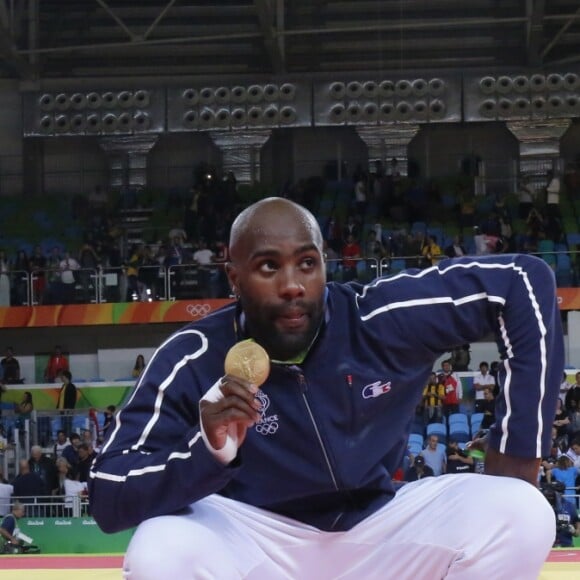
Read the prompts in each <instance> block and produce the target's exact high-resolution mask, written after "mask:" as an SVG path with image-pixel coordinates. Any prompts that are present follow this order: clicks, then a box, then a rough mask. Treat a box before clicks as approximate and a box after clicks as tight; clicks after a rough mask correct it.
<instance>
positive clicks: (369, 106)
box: [362, 103, 379, 123]
mask: <svg viewBox="0 0 580 580" xmlns="http://www.w3.org/2000/svg"><path fill="white" fill-rule="evenodd" d="M362 118H363V119H364V120H365V121H367V122H368V123H376V122H377V121H378V119H379V108H378V106H377V105H376V104H375V103H365V105H364V107H363V112H362Z"/></svg>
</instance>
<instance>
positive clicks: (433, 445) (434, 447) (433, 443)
mask: <svg viewBox="0 0 580 580" xmlns="http://www.w3.org/2000/svg"><path fill="white" fill-rule="evenodd" d="M421 455H422V456H423V457H424V458H425V463H426V464H427V465H428V466H429V467H430V468H431V469H432V470H433V475H435V476H437V475H441V474H442V473H445V467H446V465H447V455H446V454H445V447H444V446H439V437H437V435H429V439H428V441H427V446H426V447H425V449H423V451H421Z"/></svg>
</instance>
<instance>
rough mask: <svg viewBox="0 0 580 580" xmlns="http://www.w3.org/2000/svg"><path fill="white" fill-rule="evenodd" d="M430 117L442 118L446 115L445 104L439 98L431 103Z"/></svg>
mask: <svg viewBox="0 0 580 580" xmlns="http://www.w3.org/2000/svg"><path fill="white" fill-rule="evenodd" d="M429 117H430V118H431V119H442V118H443V117H445V104H444V103H443V101H441V100H439V99H433V100H432V101H431V102H430V103H429Z"/></svg>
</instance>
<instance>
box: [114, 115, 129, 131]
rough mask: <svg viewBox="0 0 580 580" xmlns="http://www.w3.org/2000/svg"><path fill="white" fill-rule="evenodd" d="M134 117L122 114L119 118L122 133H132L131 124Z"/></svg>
mask: <svg viewBox="0 0 580 580" xmlns="http://www.w3.org/2000/svg"><path fill="white" fill-rule="evenodd" d="M131 121H132V117H131V115H130V114H129V113H126V112H125V113H121V114H120V115H119V118H118V121H117V122H118V126H119V129H120V130H121V131H125V132H127V131H130V130H131V125H132V123H131Z"/></svg>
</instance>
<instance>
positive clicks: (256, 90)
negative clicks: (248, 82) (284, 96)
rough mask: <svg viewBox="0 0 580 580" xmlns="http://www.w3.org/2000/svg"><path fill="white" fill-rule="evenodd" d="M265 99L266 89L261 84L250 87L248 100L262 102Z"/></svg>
mask: <svg viewBox="0 0 580 580" xmlns="http://www.w3.org/2000/svg"><path fill="white" fill-rule="evenodd" d="M263 99H264V89H263V88H262V87H261V86H260V85H252V86H250V87H248V102H250V103H254V104H255V103H260V102H261V101H262V100H263Z"/></svg>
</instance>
